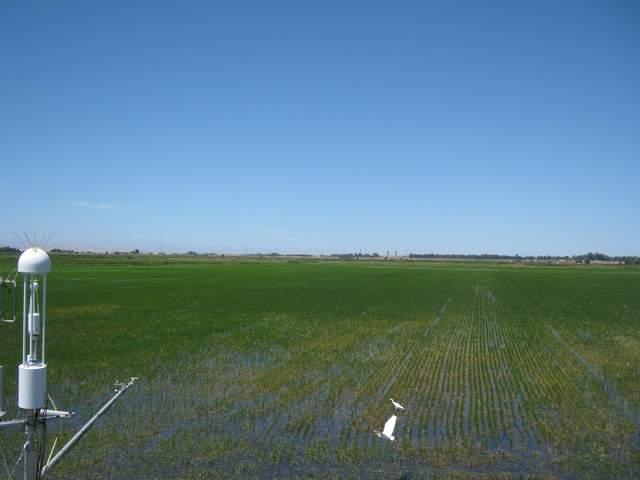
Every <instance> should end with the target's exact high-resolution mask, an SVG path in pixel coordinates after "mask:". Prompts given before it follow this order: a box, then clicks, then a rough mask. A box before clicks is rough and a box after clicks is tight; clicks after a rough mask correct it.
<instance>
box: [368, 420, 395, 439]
mask: <svg viewBox="0 0 640 480" xmlns="http://www.w3.org/2000/svg"><path fill="white" fill-rule="evenodd" d="M397 419H398V417H396V416H395V415H391V418H389V420H387V423H385V424H384V429H383V430H382V431H381V432H379V431H378V430H374V431H373V433H375V434H376V435H377V436H378V438H384V439H385V440H390V441H392V442H393V441H394V440H395V439H396V437H394V436H393V429H394V428H396V420H397Z"/></svg>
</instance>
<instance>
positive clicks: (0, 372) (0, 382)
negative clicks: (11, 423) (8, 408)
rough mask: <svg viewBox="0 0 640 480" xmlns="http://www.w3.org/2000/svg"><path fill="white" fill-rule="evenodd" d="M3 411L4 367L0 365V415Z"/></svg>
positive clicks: (0, 415)
mask: <svg viewBox="0 0 640 480" xmlns="http://www.w3.org/2000/svg"><path fill="white" fill-rule="evenodd" d="M4 413H5V411H4V367H3V366H2V365H0V417H2V415H4Z"/></svg>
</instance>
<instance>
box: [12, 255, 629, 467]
mask: <svg viewBox="0 0 640 480" xmlns="http://www.w3.org/2000/svg"><path fill="white" fill-rule="evenodd" d="M11 262H15V258H9V257H4V258H0V266H2V267H3V268H5V267H6V266H7V265H9V264H10V263H11ZM53 268H54V270H53V272H52V274H51V275H50V278H49V285H50V290H49V298H48V327H47V337H48V345H47V351H48V354H47V360H48V364H49V366H50V367H49V385H50V388H49V390H50V392H51V394H52V396H53V397H54V399H55V400H56V403H57V405H58V407H59V408H74V409H76V411H77V412H78V415H77V417H76V419H74V420H73V423H72V424H66V425H64V426H62V428H61V429H60V431H59V432H58V430H57V429H55V428H54V429H52V431H50V432H49V433H50V435H49V438H50V441H52V440H53V438H54V437H55V436H56V434H59V435H60V436H61V438H62V439H64V438H68V437H69V435H70V434H71V433H73V430H74V429H75V428H77V427H78V426H79V425H81V424H82V422H83V421H84V420H86V419H87V418H88V417H89V416H90V415H91V413H92V411H94V410H95V409H96V408H97V407H99V406H100V404H101V402H103V401H104V400H106V398H108V396H109V395H110V392H111V388H110V385H111V383H112V382H113V381H114V380H116V379H124V378H127V377H129V376H134V375H135V376H139V377H140V383H139V384H137V385H136V386H135V387H134V388H133V389H132V390H131V391H129V392H128V393H127V394H126V395H125V396H124V397H123V398H122V400H121V401H119V403H118V404H117V405H116V406H115V407H114V408H113V410H112V411H111V412H110V413H109V414H108V415H107V416H106V417H104V418H103V419H101V420H100V421H99V423H98V424H97V425H96V426H95V427H94V429H93V430H92V431H91V433H89V434H88V435H87V436H86V437H85V439H83V441H82V442H81V443H80V444H79V446H78V447H77V448H76V449H75V450H74V451H73V452H72V453H71V454H69V455H68V457H67V458H65V459H64V461H63V462H62V463H61V464H60V465H59V466H58V467H56V470H55V471H54V475H53V478H92V479H96V478H274V477H277V478H282V477H285V478H291V477H296V478H400V477H402V476H403V475H405V476H406V478H479V477H486V478H514V477H515V478H521V477H534V478H635V477H637V476H638V475H640V435H639V433H638V432H639V430H640V369H639V367H638V365H640V333H639V332H640V331H639V329H638V324H639V322H640V270H638V269H628V268H622V267H619V268H610V267H600V268H597V267H582V268H569V267H513V266H511V265H497V264H429V263H422V262H411V263H406V264H405V263H383V262H372V263H331V262H286V261H266V262H257V261H251V262H239V261H229V260H225V261H218V260H216V261H212V260H187V261H185V260H184V259H172V258H165V259H149V258H136V257H134V258H130V259H128V258H118V259H114V258H105V257H59V258H54V259H53ZM5 269H6V268H5ZM19 343H20V337H19V328H18V326H17V325H14V326H10V325H0V363H2V364H4V365H5V367H6V368H7V369H8V370H9V372H7V373H8V376H9V378H8V386H7V390H8V392H10V393H11V395H13V394H14V392H15V370H16V369H15V368H14V367H15V365H16V364H17V363H18V360H19V355H20V353H19ZM389 397H393V398H394V399H396V400H399V401H400V402H401V403H403V404H404V405H405V406H406V407H407V411H406V413H405V414H403V415H401V416H400V418H399V420H398V424H397V427H396V428H397V429H396V438H397V440H396V442H394V443H393V444H390V443H383V442H381V441H380V440H379V439H377V438H376V437H375V436H374V435H373V434H372V432H371V430H372V429H373V428H380V427H381V426H382V424H383V423H384V421H385V420H386V418H388V416H389V415H390V414H391V408H390V407H391V404H390V402H389V400H388V399H389ZM9 400H10V402H9V403H15V402H13V401H11V398H10V399H9ZM11 413H15V412H11ZM0 442H2V443H1V444H2V445H3V447H4V448H5V449H6V451H8V452H9V453H10V454H11V455H12V456H13V458H15V454H16V453H17V452H16V450H15V449H12V448H13V447H14V446H15V445H17V444H18V442H17V438H16V437H9V436H0Z"/></svg>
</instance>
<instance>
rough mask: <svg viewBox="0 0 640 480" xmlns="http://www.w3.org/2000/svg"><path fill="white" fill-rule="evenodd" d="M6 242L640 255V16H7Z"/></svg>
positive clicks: (433, 10) (370, 10)
mask: <svg viewBox="0 0 640 480" xmlns="http://www.w3.org/2000/svg"><path fill="white" fill-rule="evenodd" d="M0 61H1V64H0V95H1V97H0V99H1V101H0V162H1V169H0V172H1V173H0V175H1V178H2V184H3V189H2V193H3V209H2V216H1V217H0V222H1V223H0V244H11V245H17V244H18V242H17V240H16V239H15V237H14V233H13V232H21V231H22V230H23V229H28V230H29V231H31V230H32V229H34V228H35V229H38V230H39V231H41V232H47V233H48V232H54V237H53V240H52V241H51V245H50V246H52V247H72V248H93V249H133V248H139V249H143V250H159V249H163V250H165V251H175V250H188V249H195V250H199V251H219V252H242V251H244V250H248V251H258V250H260V251H265V250H276V251H280V252H316V253H327V252H348V251H358V250H361V251H363V252H365V251H369V252H373V251H378V252H380V253H384V252H386V251H387V250H390V251H394V250H398V251H399V252H403V253H404V252H405V251H407V250H408V251H414V252H450V253H481V252H492V253H505V254H514V253H519V254H576V253H583V252H586V251H589V250H592V251H603V252H605V253H609V254H635V255H640V215H639V214H640V3H639V2H636V1H634V0H626V1H625V0H611V1H604V0H602V1H588V0H581V1H558V0H553V1H548V2H547V1H536V2H513V1H495V2H490V1H487V2H478V1H468V2H465V1H457V2H451V1H441V2H427V1H417V2H386V3H376V2H369V1H366V2H365V1H363V2H345V1H335V2H333V1H321V2H301V1H291V2H277V1H274V2H264V1H261V2H242V1H233V2H209V1H202V2H174V1H172V2H161V1H149V2H142V1H134V2H130V1H126V2H125V1H123V2H117V1H110V2H86V1H78V2H71V1H54V2H41V1H17V0H16V1H5V2H2V4H1V5H0Z"/></svg>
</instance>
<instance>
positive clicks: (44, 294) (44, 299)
mask: <svg viewBox="0 0 640 480" xmlns="http://www.w3.org/2000/svg"><path fill="white" fill-rule="evenodd" d="M41 310H42V311H41V312H40V315H42V318H41V319H40V321H41V323H40V324H41V325H42V353H41V356H42V363H45V361H44V348H45V347H44V345H45V340H46V338H45V333H46V328H47V321H46V320H47V274H46V273H45V274H44V275H43V276H42V308H41Z"/></svg>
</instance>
